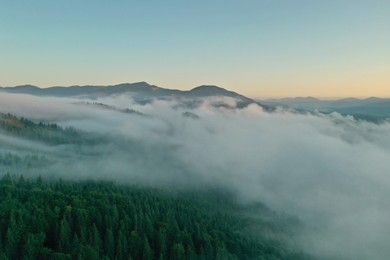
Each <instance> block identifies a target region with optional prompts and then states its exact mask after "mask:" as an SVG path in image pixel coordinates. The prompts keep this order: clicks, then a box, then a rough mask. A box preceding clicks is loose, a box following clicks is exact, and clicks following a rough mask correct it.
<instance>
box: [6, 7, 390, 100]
mask: <svg viewBox="0 0 390 260" xmlns="http://www.w3.org/2000/svg"><path fill="white" fill-rule="evenodd" d="M0 3H1V8H0V17H1V23H0V86H3V87H7V86H16V85H22V84H33V85H37V86H40V87H49V86H69V85H87V84H93V85H113V84H118V83H124V82H138V81H146V82H148V83H150V84H154V85H157V86H160V87H164V88H174V89H183V90H188V89H191V88H193V87H196V86H199V85H203V84H210V85H218V86H221V87H224V88H227V89H229V90H233V91H236V92H239V93H241V94H244V95H247V96H250V97H287V96H289V97H291V96H314V97H323V98H324V97H351V96H353V97H370V96H377V97H390V30H389V28H390V15H389V14H390V1H388V0H371V1H367V0H365V1H362V0H349V1H347V0H329V1H316V0H296V1H291V0H245V1H238V0H213V1H210V0H209V1H205V0H197V1H183V0H164V1H156V0H145V1H132V0H127V1H124V0H117V1H103V0H100V1H96V0H95V1H92V0H84V1H76V0H68V1H52V0H40V1H27V0H13V1H11V0H1V2H0Z"/></svg>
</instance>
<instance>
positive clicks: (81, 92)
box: [0, 82, 390, 122]
mask: <svg viewBox="0 0 390 260" xmlns="http://www.w3.org/2000/svg"><path fill="white" fill-rule="evenodd" d="M1 92H6V93H15V94H29V95H35V96H52V97H85V98H90V99H97V98H101V97H108V96H116V95H122V94H131V96H132V98H133V100H134V101H136V102H138V103H140V104H146V103H149V102H151V101H153V100H154V99H175V100H180V103H179V105H180V106H183V107H186V108H193V107H196V106H197V105H199V104H200V103H201V102H202V100H204V98H209V97H227V98H233V99H234V100H235V101H236V106H235V107H238V108H243V107H246V106H248V105H249V104H252V103H256V104H258V105H259V106H261V107H263V108H264V109H265V110H266V111H273V110H274V109H275V108H276V107H284V108H290V109H293V110H296V111H301V112H316V111H318V112H321V113H332V112H338V113H340V114H342V115H352V116H354V117H355V118H357V119H365V120H369V121H373V122H381V121H383V120H388V119H389V118H390V98H387V99H386V98H376V97H371V98H367V99H357V98H345V99H338V100H322V99H317V98H314V97H296V98H282V99H265V100H264V99H263V100H254V99H251V98H248V97H246V96H243V95H240V94H238V93H236V92H233V91H229V90H226V89H224V88H221V87H218V86H212V85H202V86H199V87H196V88H193V89H191V90H188V91H184V90H176V89H165V88H160V87H157V86H154V85H150V84H148V83H146V82H137V83H123V84H118V85H112V86H90V85H88V86H70V87H49V88H39V87H37V86H33V85H22V86H16V87H6V88H2V87H0V93H1ZM212 105H214V106H217V107H226V108H230V107H229V106H230V105H229V104H228V103H226V102H218V101H216V102H214V103H213V104H212Z"/></svg>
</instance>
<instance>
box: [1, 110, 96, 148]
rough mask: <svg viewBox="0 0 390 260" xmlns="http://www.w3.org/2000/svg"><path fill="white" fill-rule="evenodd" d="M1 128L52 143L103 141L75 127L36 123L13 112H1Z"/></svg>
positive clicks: (21, 135)
mask: <svg viewBox="0 0 390 260" xmlns="http://www.w3.org/2000/svg"><path fill="white" fill-rule="evenodd" d="M0 130H2V131H5V132H6V133H8V134H11V135H14V136H18V137H23V138H26V139H30V140H36V141H40V142H44V143H47V144H50V145H59V144H78V145H80V144H87V145H94V144H97V143H101V140H102V139H99V138H96V136H94V135H93V134H90V133H89V134H87V133H85V132H83V131H81V130H78V129H76V128H73V127H66V128H62V127H60V126H58V125H57V124H49V123H43V122H39V123H35V122H33V121H31V120H28V119H26V118H23V117H22V118H18V117H16V116H14V115H11V114H2V113H0Z"/></svg>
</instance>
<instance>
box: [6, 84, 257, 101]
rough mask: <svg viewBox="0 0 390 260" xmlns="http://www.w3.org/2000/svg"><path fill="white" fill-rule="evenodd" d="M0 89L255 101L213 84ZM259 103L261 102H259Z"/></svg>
mask: <svg viewBox="0 0 390 260" xmlns="http://www.w3.org/2000/svg"><path fill="white" fill-rule="evenodd" d="M0 91H2V92H7V93H18V94H29V95H35V96H54V97H76V96H84V97H89V98H98V97H104V96H111V95H121V94H126V93H129V94H132V95H133V97H134V99H135V100H136V101H138V102H140V103H147V102H149V101H150V100H152V99H155V98H189V99H193V98H205V97H214V96H220V97H229V98H234V99H236V100H237V107H245V106H247V105H249V104H251V103H257V102H256V101H254V100H252V99H250V98H247V97H245V96H242V95H240V94H237V93H235V92H232V91H228V90H226V89H224V88H220V87H217V86H211V85H203V86H199V87H196V88H194V89H192V90H189V91H182V90H174V89H164V88H160V87H157V86H154V85H150V84H148V83H146V82H137V83H123V84H118V85H113V86H70V87H49V88H39V87H37V86H32V85H23V86H16V87H7V88H0ZM259 105H260V104H259Z"/></svg>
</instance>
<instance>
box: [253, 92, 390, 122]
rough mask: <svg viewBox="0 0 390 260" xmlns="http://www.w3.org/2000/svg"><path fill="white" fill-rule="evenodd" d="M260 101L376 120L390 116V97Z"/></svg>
mask: <svg viewBox="0 0 390 260" xmlns="http://www.w3.org/2000/svg"><path fill="white" fill-rule="evenodd" d="M259 102H261V103H262V104H264V105H268V106H272V107H277V106H279V107H288V108H292V109H295V110H300V111H310V112H313V111H319V112H322V113H332V112H338V113H340V114H342V115H352V116H354V117H355V118H358V119H365V120H369V121H375V122H379V121H383V120H385V119H388V118H390V98H377V97H370V98H366V99H357V98H344V99H337V100H322V99H317V98H314V97H297V98H281V99H266V100H259Z"/></svg>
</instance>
